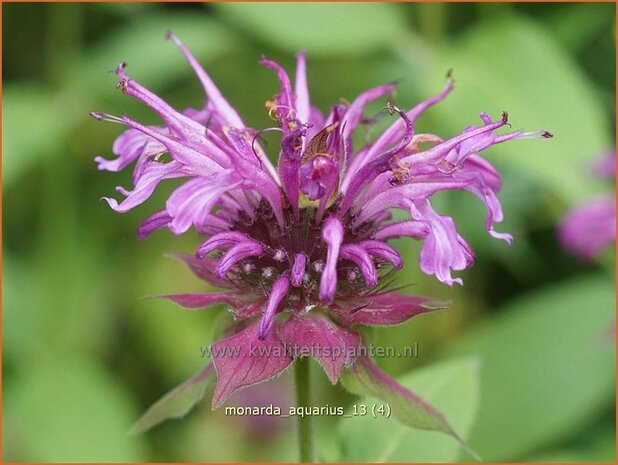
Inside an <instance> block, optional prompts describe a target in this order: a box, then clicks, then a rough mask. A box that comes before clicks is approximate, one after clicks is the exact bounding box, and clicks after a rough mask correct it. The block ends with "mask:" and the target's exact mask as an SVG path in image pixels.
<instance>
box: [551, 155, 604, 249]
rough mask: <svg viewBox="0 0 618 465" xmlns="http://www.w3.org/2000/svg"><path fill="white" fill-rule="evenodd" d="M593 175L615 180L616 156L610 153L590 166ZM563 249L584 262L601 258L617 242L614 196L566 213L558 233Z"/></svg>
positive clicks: (595, 200)
mask: <svg viewBox="0 0 618 465" xmlns="http://www.w3.org/2000/svg"><path fill="white" fill-rule="evenodd" d="M592 174H593V175H595V176H598V177H600V178H606V179H612V180H613V179H615V177H616V153H615V152H609V153H607V154H605V155H604V156H603V157H601V158H600V159H598V160H597V161H596V162H595V163H594V165H593V166H592ZM558 236H559V238H560V242H561V243H562V246H563V247H564V249H566V250H568V251H569V252H571V253H572V254H574V255H576V256H577V257H578V258H580V259H581V260H583V261H589V260H593V259H594V258H596V257H597V256H598V255H600V254H601V253H602V252H603V250H605V249H606V248H607V247H609V246H610V245H612V244H615V242H616V198H615V196H614V194H611V195H601V196H596V197H593V198H591V199H588V200H586V201H584V202H582V203H581V204H579V205H577V206H576V207H575V208H573V209H572V210H571V211H569V212H568V213H567V214H566V216H565V217H564V219H563V220H562V223H561V224H560V228H559V230H558Z"/></svg>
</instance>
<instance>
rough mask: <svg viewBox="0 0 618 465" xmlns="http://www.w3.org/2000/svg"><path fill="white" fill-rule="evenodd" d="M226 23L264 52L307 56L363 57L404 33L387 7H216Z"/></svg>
mask: <svg viewBox="0 0 618 465" xmlns="http://www.w3.org/2000/svg"><path fill="white" fill-rule="evenodd" d="M213 6H215V7H216V8H217V9H218V10H219V11H220V12H221V13H222V15H223V16H224V17H225V18H227V19H228V20H229V21H230V22H231V23H233V24H235V25H238V26H240V27H241V28H242V29H244V30H246V31H247V32H249V33H250V34H252V35H254V36H255V37H257V38H258V39H260V40H262V41H264V42H266V43H267V44H268V45H269V46H271V47H274V48H277V49H279V50H283V51H285V52H288V53H296V52H298V51H300V50H307V51H308V52H309V53H310V54H311V55H312V56H314V57H315V56H342V55H345V56H346V57H348V56H351V55H367V54H370V53H372V52H375V51H379V50H384V49H386V48H387V47H388V46H390V45H392V44H393V43H394V42H395V41H396V40H397V39H399V38H400V36H401V34H403V33H405V23H404V16H403V15H402V13H401V11H400V10H399V7H398V5H391V4H388V3H356V4H352V3H305V2H302V3H218V4H216V5H213Z"/></svg>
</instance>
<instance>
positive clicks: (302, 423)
mask: <svg viewBox="0 0 618 465" xmlns="http://www.w3.org/2000/svg"><path fill="white" fill-rule="evenodd" d="M294 381H295V384H296V406H297V407H309V406H310V405H309V402H310V399H311V385H310V382H311V379H310V365H309V358H307V357H302V358H299V359H297V360H296V363H295V364H294ZM296 418H297V425H298V452H299V455H300V458H299V459H300V460H299V461H300V462H301V463H308V462H314V461H315V460H314V458H313V425H312V419H311V415H297V416H296Z"/></svg>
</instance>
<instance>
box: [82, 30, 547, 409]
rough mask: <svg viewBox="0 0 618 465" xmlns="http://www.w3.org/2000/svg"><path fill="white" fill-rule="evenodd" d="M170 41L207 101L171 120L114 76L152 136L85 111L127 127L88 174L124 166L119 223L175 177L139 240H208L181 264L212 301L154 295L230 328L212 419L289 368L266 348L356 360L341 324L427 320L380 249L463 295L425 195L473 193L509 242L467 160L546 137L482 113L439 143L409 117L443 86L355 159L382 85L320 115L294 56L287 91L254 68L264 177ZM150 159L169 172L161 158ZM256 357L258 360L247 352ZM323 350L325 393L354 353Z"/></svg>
mask: <svg viewBox="0 0 618 465" xmlns="http://www.w3.org/2000/svg"><path fill="white" fill-rule="evenodd" d="M169 38H170V39H172V40H173V41H174V43H175V44H176V45H177V46H178V47H179V48H180V51H181V52H182V53H183V54H184V56H185V57H186V59H187V60H188V62H189V64H190V65H191V66H192V68H193V69H194V71H195V72H196V74H197V76H198V78H199V79H200V81H201V83H202V85H203V87H204V90H205V93H206V96H207V100H206V103H205V104H204V106H203V108H202V109H201V110H199V111H198V110H193V109H188V110H185V111H184V112H182V113H180V112H178V111H176V110H174V109H173V108H172V107H171V106H170V105H169V104H167V103H166V102H164V101H163V100H162V99H161V98H159V97H157V96H156V95H155V94H153V93H152V92H150V91H149V90H148V89H146V88H145V87H143V86H142V85H141V84H139V83H138V82H137V81H135V80H133V79H132V78H130V77H129V76H128V75H127V74H126V72H125V65H124V64H121V65H120V66H119V67H118V69H117V71H116V73H117V75H118V77H119V79H120V81H119V88H120V89H122V91H123V92H124V93H125V94H128V95H130V96H132V97H134V98H136V99H138V100H140V101H142V102H143V103H145V104H146V105H148V106H149V107H150V108H152V109H153V110H154V111H155V112H156V113H158V114H159V116H160V117H161V119H162V121H163V124H162V125H161V126H148V125H144V124H142V123H139V122H137V121H135V120H133V119H131V118H129V117H127V116H122V117H112V116H109V115H104V114H101V113H93V116H95V117H96V118H98V119H104V120H111V121H114V122H117V123H120V124H123V125H125V126H128V127H129V129H128V130H127V131H126V132H124V133H123V134H122V135H121V136H120V137H119V138H118V139H117V140H116V142H115V144H114V147H113V151H114V153H115V154H116V155H117V158H116V159H115V160H113V161H108V160H105V159H103V158H100V157H98V158H97V159H96V161H97V162H98V164H99V169H102V170H110V171H118V170H121V169H123V168H125V167H126V166H128V165H129V164H131V163H132V162H135V170H134V173H133V188H132V189H131V190H126V189H123V188H118V191H119V192H120V193H121V194H123V196H124V199H122V201H120V202H117V201H116V200H115V199H112V198H107V199H106V200H107V202H108V203H109V205H110V206H111V207H112V208H113V209H114V210H116V211H117V212H121V213H124V212H127V211H129V210H131V209H132V208H134V207H136V206H138V205H139V204H141V203H142V202H144V201H145V200H146V199H147V198H148V197H150V195H151V194H152V193H153V191H154V190H155V188H156V187H157V185H158V184H159V183H160V182H161V181H163V180H166V179H173V178H184V179H185V181H184V183H183V184H182V185H181V186H180V187H178V188H177V189H176V190H175V191H174V192H173V193H172V194H171V195H170V196H169V198H168V200H167V202H166V204H165V208H163V209H162V210H160V211H157V212H156V213H154V214H153V215H151V216H149V217H148V218H147V219H146V220H145V221H144V222H143V223H142V224H141V225H140V227H139V230H138V234H139V236H140V237H141V238H144V237H146V236H148V235H149V234H151V233H152V232H153V231H155V230H156V229H160V228H168V229H169V230H171V231H172V232H173V233H174V234H182V233H184V232H185V231H187V230H188V229H190V228H195V230H197V232H199V233H201V234H204V235H205V236H206V238H205V240H204V242H203V243H202V244H201V245H200V246H199V247H198V248H197V252H196V256H195V257H192V256H182V257H181V258H182V260H184V261H185V262H186V263H187V264H188V265H189V266H190V267H191V268H192V269H193V271H195V272H196V273H197V275H198V276H200V277H201V278H203V279H204V280H205V281H206V282H208V283H209V284H211V285H214V286H217V287H221V288H224V289H225V290H223V291H221V292H215V293H199V294H188V295H186V294H185V295H170V296H166V297H167V298H169V299H172V300H174V301H175V302H177V303H179V304H181V305H183V306H185V307H188V308H202V307H206V306H208V305H211V304H214V303H225V304H227V305H229V306H230V307H231V308H232V309H233V312H234V315H235V316H236V317H237V318H238V319H239V320H240V321H241V324H239V325H237V326H236V327H235V329H234V330H233V331H232V334H231V335H230V337H228V338H227V339H224V340H222V341H219V342H217V343H215V344H214V345H213V361H214V366H215V369H216V372H217V377H218V382H217V388H216V391H215V396H214V399H213V404H214V405H215V406H217V405H220V404H221V402H223V400H224V399H225V398H226V397H227V396H229V395H230V394H231V393H232V392H234V391H235V390H237V389H239V388H241V387H244V386H248V385H251V384H254V383H257V382H260V381H263V380H265V379H268V378H270V377H272V376H275V375H277V374H279V373H281V372H282V371H283V370H284V369H285V368H286V367H287V366H288V365H289V364H290V363H292V361H293V358H294V357H295V356H296V355H297V354H290V353H289V351H281V350H275V349H281V348H282V347H288V346H290V345H294V346H296V347H301V348H302V347H304V348H307V347H308V346H310V345H312V346H313V347H314V348H315V347H316V346H318V347H323V348H330V349H334V348H342V349H344V348H351V349H356V348H358V347H359V346H360V345H361V344H362V343H361V338H360V336H359V334H358V333H356V332H355V331H353V330H351V329H350V327H351V326H353V325H357V324H361V325H391V324H397V323H401V322H403V321H405V320H407V319H409V318H411V317H412V316H414V315H417V314H419V313H423V312H427V311H429V310H431V309H433V307H431V306H429V305H428V299H426V298H422V297H411V296H404V295H398V294H395V293H392V292H387V291H386V286H387V285H388V284H389V280H388V275H389V274H390V271H392V269H397V268H400V267H401V266H402V264H403V261H402V258H401V256H400V254H399V252H398V251H397V250H396V249H394V248H393V247H392V246H391V245H389V244H388V241H389V240H390V239H393V238H399V237H410V238H413V239H418V240H421V241H422V242H423V243H422V247H421V252H420V268H421V270H422V271H423V272H425V273H427V274H430V275H435V276H436V277H437V278H438V279H439V280H440V281H442V282H444V283H446V284H448V285H452V284H453V283H459V284H461V279H460V278H454V277H452V276H451V272H452V271H453V270H457V271H459V270H463V269H465V268H467V267H469V266H470V265H471V264H472V262H473V253H472V250H471V249H470V246H469V245H468V244H467V243H466V241H465V240H464V239H463V238H462V237H461V236H460V235H459V234H458V232H457V229H456V228H455V223H454V221H453V219H452V218H450V217H448V216H444V215H441V214H439V213H438V212H436V211H435V210H434V208H433V206H432V204H431V200H430V198H431V196H432V195H433V194H435V193H436V192H440V191H444V190H453V189H458V190H467V191H469V192H471V193H472V194H474V195H475V196H477V197H478V198H479V199H480V200H481V201H482V202H483V203H484V205H485V206H486V209H487V216H486V219H485V227H486V229H487V231H488V232H489V234H490V235H492V236H493V237H496V238H499V239H502V240H505V241H507V242H509V241H510V240H511V236H510V235H508V234H504V233H499V232H496V231H495V230H494V224H495V223H498V222H500V221H502V208H501V205H500V203H499V201H498V199H497V197H496V192H497V191H498V190H499V189H500V175H499V174H498V172H497V171H496V170H495V169H494V168H493V167H492V166H491V165H490V164H489V163H488V162H487V161H486V160H485V159H483V158H481V157H480V156H479V153H480V152H482V151H484V150H485V149H487V148H489V147H491V146H493V145H496V144H500V143H503V142H506V141H509V140H514V139H522V138H531V137H535V138H536V137H538V138H546V137H551V134H549V133H548V132H546V131H538V132H533V133H528V132H522V131H515V132H510V133H506V134H502V135H500V134H498V133H497V131H498V130H499V129H501V128H503V127H504V126H506V125H508V121H507V115H506V113H503V114H502V115H500V117H499V118H497V119H492V118H491V117H490V116H489V115H487V114H485V113H483V114H481V124H480V125H478V126H470V127H468V128H466V129H464V130H463V131H462V132H461V133H460V134H457V135H455V136H454V137H451V138H447V139H442V138H441V137H439V136H437V135H434V134H418V133H416V131H415V124H416V121H417V119H418V118H419V116H420V115H421V114H422V113H423V112H424V111H425V110H426V109H427V108H429V107H431V106H432V105H435V104H437V103H439V102H441V101H442V100H443V99H444V98H446V96H447V95H448V94H449V93H450V92H451V90H452V88H453V82H452V80H451V79H450V77H449V79H448V81H447V83H446V85H445V86H444V87H443V89H442V90H441V91H440V92H439V93H437V94H436V95H434V96H433V97H430V98H429V99H427V100H425V101H423V102H421V103H419V104H418V105H416V106H415V107H413V108H411V109H409V110H408V111H403V110H400V109H399V108H397V107H395V106H394V105H392V104H390V103H388V104H387V105H386V109H387V110H388V112H389V113H390V114H391V116H392V117H394V118H395V120H394V121H393V123H392V124H391V125H390V126H389V127H388V128H387V129H386V130H385V131H384V132H382V133H381V134H380V135H379V136H378V137H377V138H376V139H375V140H373V141H372V142H370V143H367V144H365V145H363V146H360V147H359V146H356V145H355V144H353V142H352V135H353V133H354V132H355V131H356V130H357V129H358V128H359V126H360V125H362V124H364V123H365V122H366V118H365V117H364V109H365V107H366V106H367V105H368V104H369V103H371V102H373V101H376V100H383V101H386V96H387V95H389V94H390V93H391V92H392V91H393V90H394V88H395V86H394V85H383V86H378V87H375V88H373V89H370V90H368V91H366V92H364V93H362V94H361V95H359V96H358V97H357V98H356V99H355V100H353V101H352V102H351V103H338V104H336V105H334V106H333V107H332V108H331V109H330V111H329V113H328V114H327V115H326V116H324V115H323V114H322V113H321V112H320V110H318V109H317V108H315V107H314V106H312V105H311V104H310V99H309V91H308V87H307V78H306V63H305V55H304V54H302V53H301V54H299V55H298V56H297V65H296V77H295V81H294V85H292V83H291V81H290V79H289V77H288V75H287V73H286V72H285V71H284V69H283V68H282V67H281V66H279V65H278V64H277V63H275V62H273V61H270V60H267V59H265V58H263V59H261V60H260V64H262V65H264V66H266V67H267V68H270V69H272V70H273V71H274V72H275V73H276V76H277V78H278V81H279V85H280V90H279V92H278V93H277V94H276V95H275V97H274V98H273V99H272V100H270V101H268V102H267V104H266V107H267V110H268V112H269V114H270V116H271V117H272V118H273V119H274V120H275V121H276V122H277V127H276V128H275V129H276V130H277V131H278V132H280V135H281V143H280V150H279V154H278V163H277V165H276V166H274V165H273V164H272V163H271V162H270V161H269V159H268V158H267V156H266V154H265V152H264V150H263V149H262V147H261V146H260V144H259V140H258V135H259V133H258V131H256V130H254V129H251V128H248V127H247V126H246V125H245V123H244V122H243V120H242V119H241V117H240V116H239V115H238V113H237V112H236V111H235V110H234V109H233V107H232V106H231V105H230V104H229V103H228V102H227V101H226V100H225V99H224V98H223V97H222V95H221V93H220V91H219V90H218V88H217V87H216V86H215V84H214V83H213V81H212V80H211V78H210V77H209V76H208V74H207V73H206V72H205V71H204V70H203V69H202V68H201V67H200V66H199V64H198V63H197V61H196V60H195V58H194V57H193V56H192V55H191V54H190V53H189V51H188V50H187V49H186V48H185V46H184V45H183V44H182V43H181V42H180V41H179V40H178V39H177V38H176V37H175V36H173V35H169ZM427 145H429V148H426V149H423V148H422V146H425V147H427ZM163 153H168V154H169V155H170V157H171V160H170V161H163V159H162V157H161V154H163ZM393 209H401V210H403V211H404V212H405V213H406V214H407V215H408V219H406V220H403V221H392V220H391V213H390V212H391V211H392V210H393ZM255 346H259V347H261V348H262V349H264V350H263V351H262V352H260V353H259V354H256V353H255V352H254V351H252V348H254V347H255ZM226 348H241V349H240V350H241V352H242V354H236V356H234V357H232V356H230V355H229V354H230V352H227V355H225V350H224V349H226ZM215 349H216V350H215ZM275 353H276V354H277V355H275ZM332 353H333V352H332V351H331V352H330V354H331V355H330V356H326V355H320V354H316V353H315V352H312V353H311V354H310V355H312V356H314V357H315V358H316V359H318V361H319V362H320V363H321V364H322V365H323V367H324V369H325V371H326V373H327V375H328V377H329V378H330V380H331V381H332V382H333V383H335V382H337V380H338V378H339V374H340V371H341V369H342V368H343V367H344V366H350V365H352V364H353V363H354V361H355V359H356V357H357V353H356V352H355V350H347V351H346V350H342V351H341V355H340V356H337V357H333V356H332ZM338 353H339V352H338ZM363 363H365V364H367V363H370V362H368V361H364V362H363ZM376 370H377V367H372V368H371V370H370V371H371V373H376Z"/></svg>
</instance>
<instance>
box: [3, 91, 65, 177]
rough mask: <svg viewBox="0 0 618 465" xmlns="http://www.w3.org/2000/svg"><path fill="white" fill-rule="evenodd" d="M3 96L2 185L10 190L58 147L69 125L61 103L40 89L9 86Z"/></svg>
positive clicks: (52, 95)
mask: <svg viewBox="0 0 618 465" xmlns="http://www.w3.org/2000/svg"><path fill="white" fill-rule="evenodd" d="M3 92H4V96H3V97H4V100H3V102H2V109H3V116H4V117H3V118H2V134H4V137H3V139H2V154H3V157H2V182H3V183H4V187H5V188H6V187H7V186H8V185H10V184H11V182H12V181H13V180H14V179H16V178H17V177H18V176H20V175H21V174H22V173H24V172H25V171H27V170H28V169H29V168H30V167H31V166H32V165H33V164H34V163H36V162H37V160H40V159H41V158H42V157H44V156H49V154H50V152H52V151H53V150H55V149H56V148H57V147H58V144H60V143H61V142H62V141H63V139H62V134H63V133H64V131H65V130H66V128H67V121H66V120H65V119H64V118H61V117H60V115H59V114H58V105H59V104H61V102H60V101H59V99H58V98H57V97H56V96H55V95H54V94H52V93H49V92H45V91H44V90H43V89H42V88H40V87H38V86H35V85H32V84H20V85H5V87H4V91H3ZM33 131H35V132H36V137H33Z"/></svg>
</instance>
